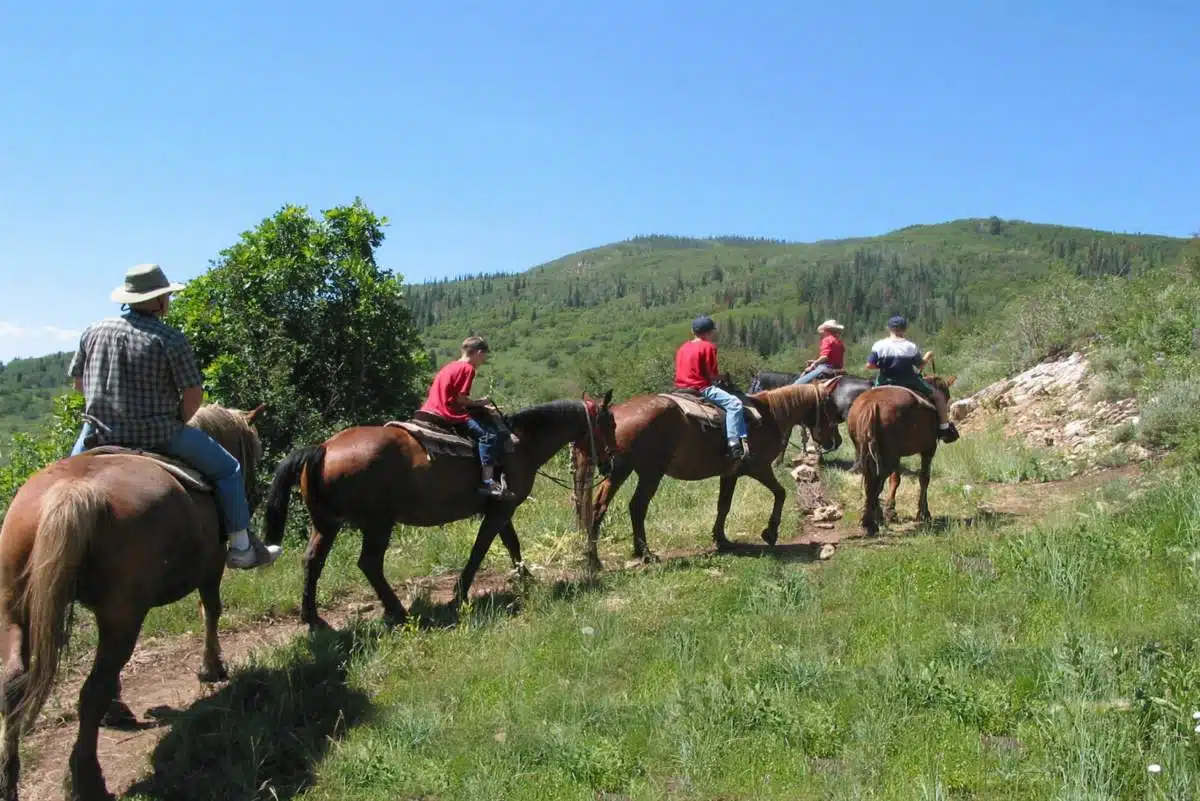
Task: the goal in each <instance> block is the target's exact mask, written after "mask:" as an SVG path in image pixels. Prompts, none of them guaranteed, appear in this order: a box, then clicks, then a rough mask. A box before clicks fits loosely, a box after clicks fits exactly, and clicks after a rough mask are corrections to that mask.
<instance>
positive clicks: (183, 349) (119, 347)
mask: <svg viewBox="0 0 1200 801" xmlns="http://www.w3.org/2000/svg"><path fill="white" fill-rule="evenodd" d="M68 372H69V373H70V375H71V377H72V378H82V379H83V396H84V399H85V402H86V403H85V406H84V416H85V417H86V418H87V419H88V420H89V422H91V423H92V426H93V428H94V429H96V434H97V437H98V440H99V442H100V443H101V444H108V445H125V446H129V447H136V448H154V447H157V446H160V445H164V444H165V443H166V442H167V441H168V440H170V439H171V437H173V436H174V435H175V432H176V431H178V430H179V428H180V427H181V426H183V421H182V420H180V419H179V403H180V400H181V395H182V394H183V390H185V389H187V388H188V387H196V386H200V384H201V382H202V381H203V380H204V379H203V376H202V375H201V373H200V368H199V366H198V365H197V364H196V357H195V355H194V354H193V353H192V346H191V345H190V344H189V343H188V340H187V337H186V336H185V335H184V334H183V333H182V332H181V331H177V330H175V329H174V328H171V327H170V326H168V325H167V324H166V323H163V322H162V321H161V320H159V319H158V318H156V317H153V316H151V315H148V314H140V313H138V312H134V311H129V312H126V313H125V314H122V315H121V316H120V317H112V318H109V319H107V320H102V321H100V322H98V323H96V324H94V325H91V326H89V327H88V329H87V330H86V331H84V332H83V335H82V336H81V337H80V338H79V350H78V351H76V353H75V358H74V359H72V360H71V367H70V368H69V370H68Z"/></svg>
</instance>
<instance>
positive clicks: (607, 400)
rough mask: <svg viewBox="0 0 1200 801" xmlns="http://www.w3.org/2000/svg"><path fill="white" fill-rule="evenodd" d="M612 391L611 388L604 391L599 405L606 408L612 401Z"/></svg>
mask: <svg viewBox="0 0 1200 801" xmlns="http://www.w3.org/2000/svg"><path fill="white" fill-rule="evenodd" d="M612 392H613V391H612V390H611V389H610V390H609V391H608V392H605V393H604V403H602V404H600V405H601V406H603V407H604V408H606V409H607V408H608V407H609V405H610V404H611V403H612Z"/></svg>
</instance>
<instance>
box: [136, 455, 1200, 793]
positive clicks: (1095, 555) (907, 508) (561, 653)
mask: <svg viewBox="0 0 1200 801" xmlns="http://www.w3.org/2000/svg"><path fill="white" fill-rule="evenodd" d="M846 455H847V454H837V455H835V458H842V457H845V456H846ZM1060 469H1061V468H1060V467H1058V466H1057V465H1056V463H1055V462H1054V460H1053V459H1052V458H1047V454H1044V453H1037V452H1033V451H1029V450H1028V449H1025V448H1019V447H1017V446H1015V445H1014V444H1012V443H1005V442H1004V441H1003V439H1002V437H1001V436H1000V435H999V433H998V432H989V433H987V434H983V435H980V436H978V437H977V438H975V439H964V440H961V441H960V442H959V443H956V445H955V446H950V447H946V448H944V449H943V450H942V451H941V452H940V453H939V456H938V460H937V461H936V462H935V471H936V476H935V482H934V485H933V493H932V505H933V512H934V514H935V516H938V517H940V518H942V519H941V520H940V521H939V524H938V525H936V526H933V527H928V528H922V529H917V530H915V531H913V532H911V533H908V534H906V535H903V536H899V537H896V536H893V537H888V538H885V540H883V541H881V542H879V543H878V544H873V545H867V546H865V547H847V546H844V547H842V548H840V549H839V550H838V551H837V554H836V556H835V557H834V558H833V559H832V560H831V561H829V562H821V563H814V562H810V561H808V560H806V559H780V558H771V557H762V558H753V557H739V556H716V555H703V554H702V555H699V556H692V557H687V558H674V559H667V560H666V561H664V562H663V563H662V564H660V565H655V566H651V567H648V568H640V569H636V570H625V569H620V568H621V567H622V562H623V560H624V559H625V558H626V556H627V554H628V552H629V524H628V518H627V515H626V514H625V510H624V503H625V502H626V499H627V498H628V493H629V490H628V489H626V490H624V491H623V492H622V494H621V497H620V498H619V499H618V506H617V507H616V508H615V510H614V511H615V512H616V513H615V514H613V515H612V517H611V519H610V523H609V524H608V525H607V526H606V529H607V530H606V535H605V538H604V541H603V546H604V550H603V554H604V556H605V563H606V566H607V567H609V568H612V570H610V571H607V572H606V573H605V574H604V575H603V576H602V577H601V578H599V579H598V580H596V581H592V582H585V581H581V580H580V581H574V580H560V581H553V580H548V579H547V580H541V581H536V580H535V581H534V582H531V583H527V584H525V585H523V586H521V587H518V588H516V589H515V596H513V597H501V598H496V599H481V600H478V601H476V603H475V604H474V605H473V607H472V608H468V609H467V610H465V613H464V615H463V618H462V621H461V622H460V624H459V625H458V626H457V627H454V628H440V627H428V628H425V627H421V626H420V625H418V624H417V623H416V622H415V621H414V622H413V624H412V625H411V626H409V627H408V628H407V629H405V630H401V631H390V632H389V631H386V630H385V629H384V628H383V627H382V626H381V625H380V624H379V623H378V622H376V621H374V620H367V621H359V622H354V623H352V624H350V625H348V626H347V627H345V628H344V629H343V630H342V631H341V632H337V633H326V634H322V635H320V636H317V637H313V638H308V637H303V638H297V639H296V640H295V641H294V642H292V643H291V644H290V645H287V646H286V647H283V648H280V649H278V650H275V651H272V652H268V653H265V654H260V656H259V657H258V658H257V659H256V661H254V662H253V663H252V664H251V665H249V666H246V667H243V668H241V669H240V670H238V671H236V672H235V673H234V677H233V679H232V681H231V682H230V683H229V685H227V686H226V687H224V688H222V689H221V690H220V691H218V692H217V693H216V694H215V695H213V696H211V697H210V698H207V699H205V700H203V701H200V702H198V703H197V704H195V705H193V706H192V707H191V708H190V709H188V710H187V711H185V712H183V713H181V714H180V716H179V717H178V718H177V719H176V720H175V721H174V723H173V727H172V729H171V731H170V733H168V734H167V736H166V737H165V739H164V740H163V741H162V742H161V743H160V744H159V746H158V747H157V749H156V751H155V753H154V755H153V757H152V759H153V762H154V765H155V767H156V776H155V777H154V778H151V779H148V780H147V781H145V782H143V783H142V784H141V785H139V786H137V787H135V788H134V790H133V793H132V797H136V798H145V799H151V798H154V799H165V798H172V799H192V798H195V799H200V798H264V799H266V798H292V797H302V798H306V799H371V800H374V799H380V800H381V801H382V799H389V801H390V799H425V801H433V799H437V800H438V801H448V800H449V799H506V801H518V800H519V799H608V801H617V799H718V798H720V799H752V798H753V799H776V798H777V799H805V798H813V799H817V798H822V799H824V798H833V799H863V798H871V799H952V798H953V799H960V798H962V799H968V798H969V799H1047V798H1054V799H1160V798H1161V799H1167V798H1170V799H1182V798H1187V797H1190V796H1188V795H1187V794H1188V793H1189V792H1191V791H1192V789H1193V788H1194V787H1196V786H1200V734H1197V733H1195V732H1193V728H1194V727H1195V726H1196V725H1197V723H1198V722H1197V721H1193V720H1192V712H1193V710H1195V709H1198V708H1200V666H1198V665H1200V663H1198V662H1197V660H1196V654H1195V653H1194V650H1195V647H1196V642H1197V639H1196V631H1197V624H1198V623H1200V619H1198V618H1200V611H1198V610H1200V604H1198V601H1200V582H1198V578H1200V573H1198V571H1200V532H1198V531H1197V522H1198V518H1200V493H1198V492H1197V490H1196V484H1195V476H1194V475H1193V476H1177V475H1162V476H1160V477H1159V478H1158V483H1157V484H1155V485H1154V486H1152V487H1151V488H1150V489H1148V490H1142V491H1139V492H1138V493H1135V492H1134V491H1133V490H1132V488H1131V486H1130V485H1128V484H1126V483H1124V482H1114V483H1113V484H1111V485H1108V486H1106V487H1104V488H1103V489H1102V490H1097V491H1095V492H1091V493H1089V494H1088V496H1087V497H1086V498H1083V499H1080V500H1079V502H1078V505H1077V506H1076V505H1074V504H1073V505H1071V506H1069V507H1064V508H1061V509H1058V510H1052V511H1048V512H1047V514H1046V515H1045V516H1043V517H1042V519H1041V520H1040V522H1038V523H1037V524H1031V522H1030V520H1028V519H1015V520H1014V519H1008V518H1006V517H1004V516H1003V515H986V514H981V510H983V509H986V508H988V506H989V504H990V503H991V502H992V501H993V500H994V498H993V497H992V496H993V495H995V494H996V493H1002V492H1005V491H1008V492H1010V493H1011V492H1012V491H1016V492H1021V491H1023V489H1022V488H1023V487H1025V485H1021V487H1020V488H1015V490H1014V488H1009V487H1005V486H1002V485H995V484H992V485H989V484H988V482H996V481H1010V482H1011V481H1014V480H1018V479H1024V480H1033V481H1037V480H1044V479H1049V478H1055V477H1058V475H1059V474H1058V473H1056V471H1058V470H1060ZM826 473H827V474H829V475H830V476H831V481H830V483H829V487H830V488H831V490H832V491H834V492H836V493H838V494H839V495H841V496H842V498H843V499H844V500H845V501H846V502H847V515H848V517H851V518H854V517H855V516H856V514H857V503H858V501H857V499H856V497H855V495H854V493H855V490H856V488H857V487H856V484H855V483H854V482H853V480H852V477H842V478H832V476H836V475H837V472H836V471H831V470H827V471H826ZM715 499H716V488H715V482H702V483H697V484H690V485H685V484H682V483H680V482H666V483H665V484H664V486H663V490H662V492H660V494H659V496H658V497H657V498H656V501H655V503H654V505H653V506H652V507H651V515H650V531H651V546H652V547H653V548H655V549H656V550H659V551H667V550H669V549H679V548H697V547H700V548H703V547H705V546H706V545H707V542H708V533H707V532H708V529H709V526H710V524H711V519H712V514H713V513H714V508H715ZM768 499H769V495H768V493H766V491H765V490H762V489H761V488H758V487H757V486H751V485H749V484H747V485H745V487H744V488H739V494H738V496H737V498H736V500H735V506H734V512H733V515H732V518H731V521H730V526H729V531H730V532H731V534H732V535H734V536H735V537H738V538H742V539H746V540H750V541H753V540H755V539H756V538H757V532H758V530H759V529H760V528H761V524H762V520H763V519H764V518H765V516H766V513H767V504H768ZM914 509H915V481H914V480H906V481H905V483H904V485H903V487H902V497H901V503H900V511H901V514H902V515H904V516H911V515H912V513H913V510H914ZM293 514H294V513H293ZM798 522H799V521H798V516H797V512H796V511H795V510H794V509H792V508H790V504H789V508H788V510H787V514H786V516H785V521H784V536H787V535H788V534H789V532H790V533H795V532H796V531H797V526H798ZM518 523H519V528H518V530H519V531H520V532H521V533H523V535H524V537H523V545H524V546H525V548H526V549H527V551H528V555H529V557H530V558H531V559H532V560H533V561H534V562H535V563H538V564H542V565H549V566H552V567H553V566H562V565H564V564H566V565H569V564H571V563H572V562H573V560H574V559H575V556H576V555H577V554H578V553H579V545H580V543H579V538H578V535H577V534H576V533H575V532H574V531H573V530H572V527H571V525H570V516H569V512H568V506H567V499H566V497H565V495H564V493H563V492H562V491H560V490H557V489H556V488H553V487H552V486H549V485H547V486H546V487H543V488H540V489H539V490H538V492H537V494H536V496H535V500H534V501H532V502H530V503H529V504H528V505H526V506H525V507H524V508H522V510H521V514H520V518H519V521H518ZM473 531H474V525H473V523H463V524H459V525H457V526H451V527H448V528H447V529H445V530H437V529H431V530H423V531H422V530H405V531H401V532H399V535H398V536H397V538H396V540H395V543H394V546H393V549H392V551H391V553H390V555H389V559H388V572H389V578H390V580H391V581H392V583H393V584H394V585H396V584H399V583H401V582H402V581H403V580H405V579H407V578H411V577H416V576H425V575H429V574H434V573H438V572H444V571H452V570H457V569H459V568H460V567H461V564H462V562H463V561H464V560H465V558H466V553H467V549H468V547H469V541H470V539H471V537H472V536H473ZM349 534H350V536H346V537H345V538H344V541H341V542H339V544H338V546H337V547H336V548H335V550H334V555H333V557H332V558H331V561H330V565H329V567H328V569H327V571H326V574H325V578H324V580H323V584H322V596H321V602H322V604H328V603H331V602H334V601H336V600H338V599H339V597H345V596H347V595H350V594H355V595H361V594H362V593H363V592H364V591H365V589H366V585H365V582H364V580H363V579H362V578H361V576H360V575H359V574H358V572H357V568H356V567H355V566H354V560H355V558H356V557H357V535H356V534H354V533H352V532H349ZM298 550H299V548H298V547H297V546H296V545H295V543H292V548H291V552H290V554H289V556H288V557H286V561H285V562H283V563H282V564H280V565H279V566H277V567H276V568H275V569H272V570H270V571H265V572H262V573H260V574H258V575H241V574H239V575H233V576H230V578H229V580H228V581H227V582H226V585H225V598H226V600H227V609H228V615H227V617H226V619H225V622H226V624H227V625H239V626H240V625H246V624H247V623H249V622H250V621H251V620H252V619H254V618H256V617H260V616H262V615H264V614H272V613H286V614H293V613H294V608H295V603H296V601H297V600H298V598H299V575H300V573H299V568H298V565H297V560H298V556H299V553H298ZM506 561H507V560H506V557H505V556H504V554H503V550H502V549H497V550H496V551H494V552H493V553H492V554H491V555H490V556H489V560H488V562H487V563H486V564H487V565H490V566H491V567H493V568H496V569H504V568H506V567H507V564H506ZM547 572H550V571H547ZM415 606H416V607H417V609H418V611H422V610H427V604H426V603H425V602H424V601H423V600H422V598H421V597H420V595H419V594H418V597H417V599H416V602H415ZM514 609H516V610H519V611H515V612H514ZM374 614H375V613H372V616H373V615H374ZM197 629H198V617H197V615H196V612H195V607H194V606H193V605H192V604H189V603H182V604H177V605H175V606H174V607H171V608H168V609H165V610H159V611H158V612H156V613H155V615H154V616H153V618H152V620H151V621H149V623H148V625H147V633H148V634H167V633H172V632H179V631H185V630H197ZM214 759H215V760H216V762H217V768H216V769H215V770H214V769H213V768H212V767H211V762H212V760H214ZM1152 764H1153V765H1159V766H1161V772H1158V773H1151V772H1150V771H1149V770H1148V767H1149V766H1150V765H1152Z"/></svg>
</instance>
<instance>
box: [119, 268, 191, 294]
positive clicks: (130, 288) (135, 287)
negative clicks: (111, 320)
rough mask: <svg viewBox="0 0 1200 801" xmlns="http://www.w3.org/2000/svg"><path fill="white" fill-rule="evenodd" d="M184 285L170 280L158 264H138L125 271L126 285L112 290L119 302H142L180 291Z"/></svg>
mask: <svg viewBox="0 0 1200 801" xmlns="http://www.w3.org/2000/svg"><path fill="white" fill-rule="evenodd" d="M184 286H186V284H176V283H172V282H171V281H168V280H167V276H165V275H163V271H162V268H161V267H159V266H158V265H157V264H138V265H135V266H133V267H130V268H129V269H128V270H126V271H125V285H124V286H119V287H117V288H116V289H114V290H113V291H112V299H113V300H115V301H116V302H117V303H142V302H144V301H147V300H154V299H155V298H157V297H158V296H159V295H169V294H170V293H172V292H178V291H179V290H181V289H183V288H184Z"/></svg>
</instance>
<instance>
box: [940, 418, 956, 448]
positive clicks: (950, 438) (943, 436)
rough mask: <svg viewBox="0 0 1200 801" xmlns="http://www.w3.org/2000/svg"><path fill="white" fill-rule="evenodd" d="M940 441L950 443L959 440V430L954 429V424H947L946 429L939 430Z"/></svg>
mask: <svg viewBox="0 0 1200 801" xmlns="http://www.w3.org/2000/svg"><path fill="white" fill-rule="evenodd" d="M938 439H940V440H941V441H942V442H945V443H950V442H954V441H955V440H956V439H958V429H957V428H955V427H954V423H946V427H945V428H941V427H939V428H938Z"/></svg>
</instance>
